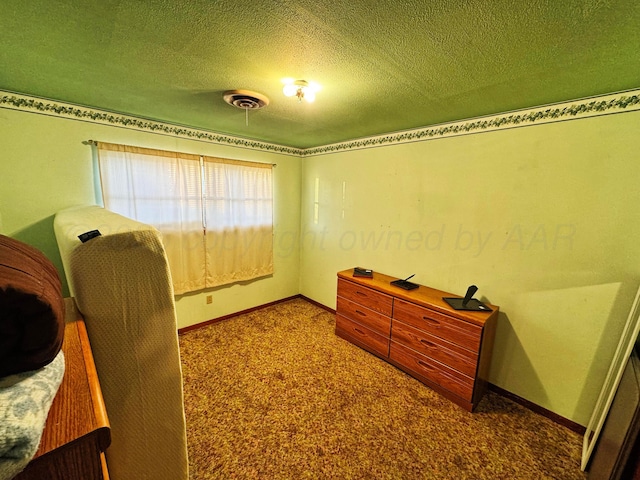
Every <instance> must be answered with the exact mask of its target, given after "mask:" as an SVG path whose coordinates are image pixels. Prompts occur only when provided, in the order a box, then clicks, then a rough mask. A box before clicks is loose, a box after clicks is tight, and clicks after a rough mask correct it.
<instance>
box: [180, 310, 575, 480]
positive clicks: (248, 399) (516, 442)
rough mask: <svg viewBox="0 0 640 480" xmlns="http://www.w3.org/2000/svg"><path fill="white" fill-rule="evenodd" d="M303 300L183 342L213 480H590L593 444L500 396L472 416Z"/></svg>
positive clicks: (199, 462)
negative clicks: (584, 449) (357, 342)
mask: <svg viewBox="0 0 640 480" xmlns="http://www.w3.org/2000/svg"><path fill="white" fill-rule="evenodd" d="M334 327H335V318H334V315H333V314H331V313H329V312H327V311H325V310H323V309H321V308H318V307H317V306H315V305H312V304H310V303H309V302H306V301H305V300H303V299H296V300H291V301H288V302H284V303H280V304H277V305H275V306H271V307H266V308H263V309H261V310H259V311H255V312H252V313H249V314H245V315H242V316H238V317H234V318H232V319H229V320H225V321H223V322H220V323H217V324H213V325H209V326H206V327H202V328H200V329H197V330H192V331H189V332H187V333H185V334H183V335H181V336H180V347H181V353H182V362H183V373H184V382H185V407H186V417H187V436H188V445H189V457H190V459H189V463H190V470H191V475H190V478H191V479H192V480H201V479H269V480H271V479H274V480H276V479H329V478H331V479H394V480H396V479H397V480H400V479H402V480H405V479H406V480H410V479H457V480H463V479H535V480H538V479H563V480H564V479H584V478H585V476H584V475H583V473H582V472H581V471H580V468H579V465H580V451H581V444H582V438H581V437H580V436H579V435H578V434H576V433H574V432H572V431H570V430H568V429H567V428H565V427H562V426H560V425H557V424H556V423H554V422H552V421H551V420H549V419H547V418H545V417H542V416H540V415H538V414H536V413H533V412H531V411H529V410H528V409H526V408H524V407H522V406H520V405H518V404H516V403H514V402H512V401H510V400H508V399H505V398H503V397H501V396H500V395H497V394H495V393H492V392H490V393H488V394H487V395H486V396H485V398H484V399H483V400H482V402H481V403H480V405H479V406H478V409H477V410H476V412H475V413H473V414H471V413H468V412H466V411H464V410H463V409H461V408H460V407H458V406H457V405H455V404H453V403H451V402H450V401H448V400H446V399H445V398H443V397H441V396H440V395H438V394H437V393H435V392H434V391H432V390H431V389H429V388H428V387H426V386H424V385H423V384H421V383H420V382H418V381H417V380H415V379H413V378H411V377H409V376H408V375H406V374H405V373H403V372H402V371H400V370H398V369H396V368H395V367H393V366H391V365H389V364H387V363H385V362H384V361H382V360H380V359H378V358H376V357H375V356H373V355H371V354H369V353H367V352H365V351H364V350H361V349H360V348H358V347H356V346H354V345H351V344H349V343H348V342H346V341H344V340H342V339H340V338H338V337H336V336H335V334H334Z"/></svg>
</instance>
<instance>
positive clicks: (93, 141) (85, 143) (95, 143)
mask: <svg viewBox="0 0 640 480" xmlns="http://www.w3.org/2000/svg"><path fill="white" fill-rule="evenodd" d="M82 143H83V144H84V145H93V146H95V147H97V146H98V143H99V142H98V140H85V141H84V142H82ZM123 146H128V145H123ZM135 148H146V147H135ZM150 150H153V149H150ZM165 151H168V150H165ZM172 153H173V152H172ZM176 153H182V152H176ZM192 155H200V156H201V157H209V156H210V155H204V154H201V153H194V154H192ZM214 158H215V157H214ZM228 160H238V161H241V162H249V163H260V164H262V165H265V164H267V165H271V166H272V167H273V168H275V167H277V166H278V164H277V163H271V164H269V163H267V162H254V161H251V160H239V159H233V158H229V159H228Z"/></svg>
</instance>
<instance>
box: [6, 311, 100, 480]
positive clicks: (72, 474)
mask: <svg viewBox="0 0 640 480" xmlns="http://www.w3.org/2000/svg"><path fill="white" fill-rule="evenodd" d="M65 309H66V326H65V331H64V343H63V344H62V350H63V352H64V356H65V373H64V377H63V379H62V383H61V385H60V388H59V389H58V393H57V394H56V396H55V398H54V400H53V403H52V405H51V409H50V410H49V415H48V417H47V423H46V425H45V429H44V432H43V434H42V439H41V440H40V446H39V448H38V451H37V452H36V455H35V457H34V458H33V459H32V460H31V462H30V463H29V464H28V465H27V467H26V468H25V469H24V470H23V471H22V472H21V473H20V474H18V476H16V477H15V478H14V480H103V479H104V480H108V478H109V474H108V470H107V464H106V461H105V458H104V451H105V450H106V449H107V447H108V446H109V444H110V443H111V430H110V428H109V421H108V419H107V414H106V410H105V406H104V401H103V399H102V392H101V390H100V383H99V382H98V375H97V373H96V368H95V365H94V363H93V355H92V354H91V346H90V345H89V338H88V337H87V330H86V327H85V324H84V321H83V320H82V317H81V316H80V313H79V312H78V310H77V309H76V306H75V302H74V301H73V299H71V298H67V299H65Z"/></svg>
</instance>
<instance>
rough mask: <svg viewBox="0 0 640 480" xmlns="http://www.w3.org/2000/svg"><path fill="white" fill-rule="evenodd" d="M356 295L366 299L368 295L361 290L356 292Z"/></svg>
mask: <svg viewBox="0 0 640 480" xmlns="http://www.w3.org/2000/svg"><path fill="white" fill-rule="evenodd" d="M356 295H360V296H361V297H366V296H367V294H366V293H364V292H361V291H360V290H356Z"/></svg>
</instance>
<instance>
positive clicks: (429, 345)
mask: <svg viewBox="0 0 640 480" xmlns="http://www.w3.org/2000/svg"><path fill="white" fill-rule="evenodd" d="M420 343H423V344H424V345H426V346H427V347H429V348H435V347H436V344H435V343H433V342H430V341H429V340H425V339H424V338H421V339H420Z"/></svg>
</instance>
